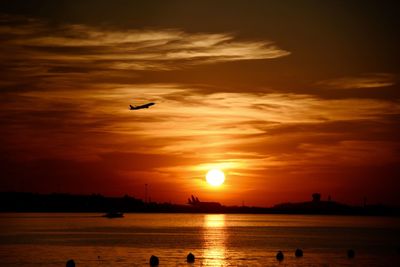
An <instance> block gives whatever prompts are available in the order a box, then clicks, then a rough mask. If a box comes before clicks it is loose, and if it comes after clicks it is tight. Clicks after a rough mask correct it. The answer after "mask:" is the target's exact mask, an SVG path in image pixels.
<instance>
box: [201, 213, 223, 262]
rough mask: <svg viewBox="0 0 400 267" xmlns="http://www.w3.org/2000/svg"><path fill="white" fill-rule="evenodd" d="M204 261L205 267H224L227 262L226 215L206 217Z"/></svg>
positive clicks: (209, 215) (208, 215)
mask: <svg viewBox="0 0 400 267" xmlns="http://www.w3.org/2000/svg"><path fill="white" fill-rule="evenodd" d="M203 228H204V245H203V259H204V262H203V263H204V265H205V266H224V265H225V264H226V262H225V242H226V229H225V215H224V214H207V215H204V226H203Z"/></svg>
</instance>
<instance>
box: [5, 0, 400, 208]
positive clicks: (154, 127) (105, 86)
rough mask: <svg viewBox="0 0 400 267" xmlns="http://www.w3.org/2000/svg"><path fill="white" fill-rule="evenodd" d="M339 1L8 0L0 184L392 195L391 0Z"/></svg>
mask: <svg viewBox="0 0 400 267" xmlns="http://www.w3.org/2000/svg"><path fill="white" fill-rule="evenodd" d="M336 3H337V2H336V1H332V2H326V3H323V4H316V3H314V2H313V1H305V2H303V3H302V5H299V4H298V3H297V2H296V1H294V2H292V3H291V4H286V5H283V4H282V3H279V1H276V2H269V3H266V2H265V1H254V2H252V5H251V6H249V5H248V3H247V2H246V1H235V2H232V1H218V3H214V2H212V1H210V2H209V1H201V3H200V2H199V3H191V4H188V3H186V2H185V1H170V2H168V3H167V2H164V1H161V2H159V1H143V2H135V3H133V2H130V1H128V2H126V1H116V2H115V4H113V5H111V6H110V5H108V4H106V3H105V2H103V1H79V2H75V3H73V2H68V3H64V4H63V5H62V6H58V5H57V4H55V3H53V1H41V7H42V8H41V9H38V8H37V7H36V6H35V5H34V4H33V3H31V2H30V1H6V3H5V4H4V5H3V7H1V9H0V33H1V36H2V38H1V39H0V45H1V47H2V52H0V56H1V63H0V68H1V73H2V74H1V80H0V90H1V91H0V127H1V131H0V152H1V156H0V159H1V163H0V167H1V170H2V175H1V180H0V190H1V191H8V190H16V191H33V192H69V193H102V194H106V195H123V194H130V195H133V196H136V197H140V198H143V197H144V184H149V190H150V195H151V198H152V199H153V200H156V201H172V202H177V203H183V202H185V200H186V199H187V197H188V196H190V195H191V194H195V195H196V196H198V197H199V198H200V199H201V200H212V201H220V202H222V203H223V204H233V205H241V204H242V201H244V202H245V203H246V204H248V205H271V204H274V203H277V202H282V201H301V200H307V199H309V196H310V194H311V193H313V192H321V193H322V194H323V197H327V196H328V195H331V196H332V198H333V199H334V200H339V201H343V202H349V203H361V202H362V201H363V198H364V197H367V198H368V199H369V201H371V202H384V203H397V204H400V199H399V197H398V194H397V191H398V190H397V189H398V187H399V181H398V178H399V174H400V164H399V163H400V140H399V136H400V135H399V125H400V124H399V118H400V104H399V96H400V95H399V83H398V77H399V76H398V74H399V64H398V58H400V57H399V56H400V54H399V51H398V47H400V43H399V40H398V39H396V38H395V36H397V29H398V26H399V18H400V16H399V15H400V14H399V13H400V12H399V11H398V9H395V8H391V5H390V3H389V4H388V3H386V4H385V5H384V4H379V3H376V2H375V3H374V4H372V3H369V2H365V1H363V2H362V3H361V2H360V3H358V5H356V4H355V3H341V6H340V5H337V4H336ZM361 4H362V6H361ZM350 11H351V12H350ZM228 22H229V23H228ZM150 101H151V102H155V103H156V105H155V106H153V107H151V108H150V109H148V110H137V111H130V110H129V109H128V105H129V104H132V105H140V104H144V103H147V102H150ZM212 168H220V169H222V170H224V172H225V174H226V181H225V184H224V185H223V186H221V187H216V188H213V187H210V186H209V185H208V184H207V183H206V182H205V179H204V176H205V174H206V172H207V171H208V170H210V169H212Z"/></svg>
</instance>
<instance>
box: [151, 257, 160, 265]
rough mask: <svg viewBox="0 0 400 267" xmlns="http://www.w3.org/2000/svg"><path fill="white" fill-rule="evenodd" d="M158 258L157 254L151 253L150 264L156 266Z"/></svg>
mask: <svg viewBox="0 0 400 267" xmlns="http://www.w3.org/2000/svg"><path fill="white" fill-rule="evenodd" d="M159 262H160V261H159V260H158V257H157V256H154V255H151V257H150V266H158V264H159Z"/></svg>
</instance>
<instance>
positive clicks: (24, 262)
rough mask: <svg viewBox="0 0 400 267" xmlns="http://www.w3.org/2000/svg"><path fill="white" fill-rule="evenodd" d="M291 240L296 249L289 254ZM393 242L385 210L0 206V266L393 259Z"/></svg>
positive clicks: (397, 235) (396, 236)
mask: <svg viewBox="0 0 400 267" xmlns="http://www.w3.org/2000/svg"><path fill="white" fill-rule="evenodd" d="M296 248H302V249H303V251H304V257H302V258H295V257H294V250H295V249H296ZM349 248H352V249H354V250H355V251H356V257H355V258H354V259H347V258H346V251H347V249H349ZM399 248H400V218H390V217H356V216H314V215H247V214H246V215H245V214H229V215H228V214H227V215H224V214H126V216H125V218H121V219H107V218H103V217H101V214H93V213H87V214H85V213H58V214H49V213H5V214H0V266H15V267H16V266H18V267H20V266H65V262H66V261H67V260H68V259H71V258H72V259H74V260H75V262H76V263H77V267H79V266H112V267H114V266H121V267H122V266H148V259H149V257H150V256H151V255H152V254H154V255H157V256H158V257H159V258H160V263H161V264H160V266H400V253H399ZM278 250H281V251H283V252H284V254H285V259H284V261H283V262H282V263H279V262H277V261H276V259H275V254H276V252H277V251H278ZM189 252H192V253H193V254H194V255H195V256H196V262H195V264H193V265H190V264H187V263H186V262H185V260H186V255H187V254H188V253H189Z"/></svg>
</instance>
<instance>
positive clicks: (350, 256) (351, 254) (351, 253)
mask: <svg viewBox="0 0 400 267" xmlns="http://www.w3.org/2000/svg"><path fill="white" fill-rule="evenodd" d="M355 255H356V253H355V252H354V250H352V249H349V250H348V251H347V258H349V259H353V258H354V256H355Z"/></svg>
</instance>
